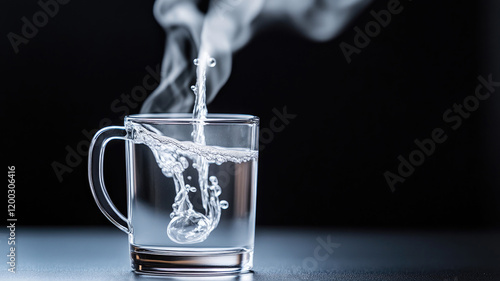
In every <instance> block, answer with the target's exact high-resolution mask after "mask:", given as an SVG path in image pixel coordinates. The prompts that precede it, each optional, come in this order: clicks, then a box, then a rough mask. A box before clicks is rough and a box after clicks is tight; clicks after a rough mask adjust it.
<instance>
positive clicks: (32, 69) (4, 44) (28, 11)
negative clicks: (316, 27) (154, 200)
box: [0, 0, 500, 229]
mask: <svg viewBox="0 0 500 281" xmlns="http://www.w3.org/2000/svg"><path fill="white" fill-rule="evenodd" d="M387 2H388V1H378V0H377V1H374V2H373V3H372V4H371V5H370V6H368V7H367V8H366V9H365V10H364V11H363V12H362V13H361V14H360V15H359V16H358V17H356V18H355V19H354V20H353V21H352V22H351V23H350V24H349V26H348V27H347V28H346V29H345V30H344V32H342V33H341V34H340V36H338V37H336V38H335V39H333V40H330V41H327V42H323V43H318V42H313V41H310V40H307V39H305V38H304V37H303V36H301V35H299V34H298V33H295V32H292V31H291V29H288V28H283V26H274V27H271V26H270V27H268V28H265V29H264V30H262V31H261V32H260V33H258V34H256V35H255V36H254V38H253V39H252V40H251V42H250V43H249V44H247V45H246V46H245V47H244V48H243V49H241V50H240V51H238V52H237V53H236V54H235V55H234V60H233V71H232V74H231V77H230V79H229V81H228V82H227V84H226V85H225V87H224V88H223V89H222V90H221V92H220V93H219V94H218V96H217V97H216V98H215V100H214V101H213V103H211V104H210V105H209V107H208V110H209V112H223V113H248V114H254V115H257V116H260V118H261V128H266V127H269V121H270V119H271V118H272V117H273V116H274V113H273V108H276V109H278V110H282V109H283V107H285V106H286V108H287V111H288V112H289V113H291V114H296V115H297V117H296V118H295V119H293V120H292V121H291V122H290V124H289V125H287V126H286V128H285V130H284V131H282V132H279V133H276V134H274V136H273V139H272V142H270V143H269V144H266V147H265V149H264V150H262V152H261V154H260V157H259V181H258V209H257V218H258V221H257V223H258V224H260V225H296V226H333V227H359V228H365V227H374V228H432V229H437V228H453V229H455V228H491V227H498V225H499V219H500V208H499V207H498V206H499V202H500V192H499V191H498V186H499V177H500V175H498V167H499V160H500V153H499V149H498V143H500V142H499V140H500V138H499V136H498V135H499V134H498V130H499V128H500V127H499V125H500V124H499V123H500V118H499V116H495V115H498V113H497V112H498V109H497V108H498V106H500V104H499V103H500V98H499V97H498V96H496V95H498V92H500V90H498V91H497V93H494V94H493V95H492V97H491V98H490V99H488V100H486V101H483V102H481V104H480V106H479V109H478V110H477V111H475V112H473V113H472V114H471V117H470V118H468V119H467V120H464V122H463V124H462V126H461V127H460V128H458V129H457V130H456V131H453V130H452V129H451V128H450V127H449V126H448V125H447V124H446V123H445V122H444V121H443V118H442V115H443V113H444V112H445V111H446V110H447V109H449V108H451V107H452V106H453V104H454V103H462V101H463V99H464V98H465V97H466V96H469V95H472V94H473V93H474V89H475V87H476V85H477V84H478V81H477V79H476V78H477V76H478V75H482V76H483V77H487V76H488V75H489V74H493V80H495V81H499V80H500V72H499V71H498V65H499V64H498V63H497V62H498V61H499V60H498V54H497V53H496V52H497V50H498V48H495V46H498V45H495V44H498V42H495V40H497V39H496V38H499V36H498V35H499V34H500V33H499V32H497V31H495V30H493V29H492V28H491V27H492V26H499V24H498V23H496V24H495V23H494V22H491V21H490V19H492V18H494V17H495V16H494V15H495V13H494V12H493V11H494V8H493V5H494V3H488V2H489V1H486V0H483V1H479V2H476V1H451V0H450V1H413V2H410V1H401V4H402V5H403V7H404V10H403V12H402V13H401V14H399V15H395V16H393V18H392V21H391V23H390V24H389V25H388V26H387V27H385V28H383V29H382V31H381V32H380V34H379V35H378V36H376V37H375V38H373V39H372V40H371V42H370V44H369V45H368V46H367V47H366V48H364V49H362V51H361V53H360V54H356V55H353V56H352V62H351V63H350V64H349V63H347V62H346V59H345V58H344V55H343V54H342V51H341V49H340V48H339V44H340V43H341V42H343V41H345V42H347V43H349V44H353V38H354V36H355V32H354V30H353V28H354V27H356V26H358V27H360V28H362V29H363V28H364V26H365V25H366V23H368V22H369V21H371V20H373V18H372V16H371V15H370V13H369V11H370V10H375V11H379V10H380V9H383V8H386V5H387ZM491 2H492V1H491ZM153 3H154V1H152V0H148V1H117V0H113V1H80V0H72V1H70V2H69V3H68V4H66V5H61V6H60V11H59V13H58V14H57V15H56V16H55V17H54V18H51V19H50V20H49V22H48V24H47V25H46V26H44V27H43V28H40V29H39V31H38V34H37V35H36V36H35V37H34V38H32V39H30V40H29V42H28V44H24V45H20V46H19V53H18V54H15V53H14V51H13V48H12V47H11V46H10V43H9V41H8V38H7V34H8V33H9V32H14V33H17V34H20V32H21V27H22V24H23V23H22V21H21V18H22V17H24V16H26V17H27V18H29V19H31V17H32V16H33V14H34V13H35V12H37V11H38V10H40V7H39V6H38V5H37V3H36V2H35V1H12V0H8V1H3V2H2V3H1V4H0V31H1V32H0V34H1V35H2V37H1V38H2V39H0V48H1V49H0V51H1V57H2V61H1V63H0V67H1V73H0V74H1V78H0V79H1V81H2V90H1V98H0V99H1V100H0V102H1V104H2V111H1V113H2V120H3V124H4V126H2V127H3V128H2V139H3V140H4V141H3V143H4V146H3V151H4V153H3V154H2V155H4V156H2V158H3V163H4V172H5V173H6V170H7V169H6V167H5V166H7V165H15V166H16V180H17V187H16V192H17V194H16V195H17V197H16V201H17V204H16V207H17V218H18V219H19V221H18V224H19V225H101V224H102V225H109V224H110V223H109V222H108V221H107V220H106V218H105V217H104V216H103V215H102V214H101V213H100V211H99V210H98V208H97V206H96V204H95V203H94V200H93V198H92V195H91V192H90V189H89V186H88V180H87V162H86V159H85V157H84V158H83V159H82V160H81V163H79V164H77V165H75V167H73V168H71V169H72V171H71V172H67V173H65V174H64V175H63V180H62V181H59V180H58V178H57V176H56V175H55V173H54V171H53V168H52V166H51V165H52V164H53V163H54V162H59V163H61V164H66V160H65V158H66V155H67V151H66V147H70V148H72V149H76V148H77V145H78V144H79V143H81V142H82V141H83V142H85V140H88V139H87V137H86V136H85V135H84V134H82V130H87V131H91V130H95V129H98V128H99V127H101V126H102V125H103V124H102V123H101V121H102V120H103V119H105V118H108V119H109V120H110V121H111V123H112V124H115V125H122V124H123V120H122V119H121V114H118V113H115V112H113V111H112V110H111V109H110V105H111V104H112V102H113V101H114V100H116V99H119V98H120V95H121V94H122V93H125V94H130V91H131V89H132V88H133V87H135V86H137V85H142V79H143V77H144V76H145V75H147V71H146V70H145V68H146V66H150V67H152V68H155V66H156V65H157V64H158V63H160V62H161V59H162V57H163V51H164V50H163V49H164V40H165V35H164V32H163V30H162V29H161V27H160V26H159V25H158V24H157V23H156V21H155V20H154V18H153V15H152V6H153ZM497 6H498V5H497ZM186 90H187V89H186ZM138 111H139V106H137V107H136V108H131V109H130V113H138ZM438 127H439V128H443V129H444V130H445V132H446V134H447V135H448V139H447V141H446V142H445V143H443V144H440V145H438V146H437V148H436V151H435V153H434V154H433V155H431V156H430V157H428V158H427V159H426V160H425V162H424V164H422V165H421V166H420V167H417V168H416V169H415V172H414V173H413V174H412V175H411V176H410V177H409V178H408V179H407V180H406V181H405V182H404V183H398V184H397V185H396V191H395V192H391V189H390V188H389V186H388V185H387V183H386V180H385V178H384V176H383V174H384V172H385V171H387V170H389V171H391V172H396V171H397V166H398V164H399V160H398V159H397V157H398V155H402V156H403V157H405V158H406V159H408V155H409V154H410V152H412V151H413V150H415V149H416V145H415V144H414V143H413V142H414V140H415V139H420V140H422V139H424V138H429V137H430V136H431V132H432V130H433V129H435V128H438ZM110 146H111V147H110V150H109V152H108V154H107V159H108V160H107V162H106V163H107V165H106V178H107V182H108V189H109V190H110V193H111V196H112V198H113V200H114V201H115V203H116V204H117V205H118V206H119V207H120V209H122V210H124V209H125V207H126V201H125V199H126V197H125V176H124V169H125V164H124V156H123V144H120V143H116V144H115V143H112V144H111V145H110ZM110 159H111V160H110ZM75 161H76V162H78V161H77V159H76V160H75ZM5 201H6V200H5Z"/></svg>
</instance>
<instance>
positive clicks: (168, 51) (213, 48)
mask: <svg viewBox="0 0 500 281" xmlns="http://www.w3.org/2000/svg"><path fill="white" fill-rule="evenodd" d="M369 1H370V0H267V1H265V0H213V1H210V3H209V7H208V11H207V12H206V13H204V12H202V11H201V10H200V9H199V8H198V6H197V3H198V2H199V1H195V0H156V2H155V6H154V16H155V18H156V20H157V21H158V23H159V24H160V25H161V26H162V27H163V28H164V29H165V32H166V35H167V36H166V46H165V55H164V58H163V64H162V81H161V83H160V86H159V87H158V88H157V89H156V90H155V91H154V92H153V93H152V94H151V95H150V96H149V97H148V98H147V100H146V101H145V102H144V104H143V106H142V109H141V112H188V111H191V110H192V106H193V103H194V95H193V93H192V92H191V91H190V90H189V89H190V86H191V85H193V84H194V82H195V77H196V68H195V65H194V64H193V63H192V62H193V59H195V58H198V57H201V56H202V55H204V54H208V55H209V56H210V57H213V58H215V59H216V60H217V67H214V68H211V69H210V71H208V72H207V83H206V87H207V88H206V102H207V104H208V103H210V102H211V101H212V100H213V99H214V98H215V95H216V94H217V92H218V91H219V90H220V88H221V87H222V86H223V85H224V84H225V83H226V81H227V79H228V78H229V75H230V73H231V66H232V54H233V52H234V51H236V50H238V49H239V48H241V47H243V46H244V45H245V44H246V43H247V42H248V41H249V40H250V38H251V36H252V34H253V33H254V32H255V31H256V30H258V29H259V28H262V27H264V26H266V25H267V24H271V23H273V22H276V21H287V22H291V23H292V24H293V25H294V26H295V27H296V28H297V29H298V30H299V31H301V32H302V33H303V34H304V35H305V36H307V37H308V38H310V39H312V40H318V41H326V40H330V39H331V38H333V37H334V36H335V35H337V34H338V33H339V32H340V31H341V30H342V28H343V27H344V26H345V25H346V24H347V23H348V21H349V20H350V19H351V18H352V17H353V16H354V15H356V14H357V13H358V12H359V11H360V10H361V9H362V8H363V7H364V6H365V5H366V4H367V3H368V2H369Z"/></svg>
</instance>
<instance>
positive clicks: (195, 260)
mask: <svg viewBox="0 0 500 281" xmlns="http://www.w3.org/2000/svg"><path fill="white" fill-rule="evenodd" d="M130 254H131V263H132V264H131V265H132V269H133V270H134V272H136V273H138V274H150V275H226V274H240V273H247V272H250V270H251V269H252V267H253V250H248V249H234V248H232V249H217V250H213V249H210V250H206V249H204V250H201V249H200V250H199V251H182V250H165V249H154V248H153V249H152V248H143V247H138V246H134V245H131V246H130Z"/></svg>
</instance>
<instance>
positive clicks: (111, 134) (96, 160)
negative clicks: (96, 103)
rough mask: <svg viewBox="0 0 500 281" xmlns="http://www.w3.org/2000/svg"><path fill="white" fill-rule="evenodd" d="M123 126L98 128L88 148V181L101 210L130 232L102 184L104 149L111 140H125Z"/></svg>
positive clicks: (123, 229)
mask: <svg viewBox="0 0 500 281" xmlns="http://www.w3.org/2000/svg"><path fill="white" fill-rule="evenodd" d="M126 135H127V131H126V130H125V127H121V126H109V127H106V128H102V129H101V130H99V131H98V132H97V133H96V134H95V136H94V138H93V139H92V142H91V143H90V148H89V170H88V173H89V183H90V190H91V191H92V195H93V196H94V199H95V201H96V203H97V206H98V207H99V209H100V210H101V212H102V213H103V214H104V215H105V216H106V217H107V218H108V219H109V220H110V221H111V222H112V223H113V224H114V225H116V227H118V228H119V229H120V230H122V231H123V232H125V233H130V228H129V223H128V219H127V218H126V217H125V216H124V215H122V213H120V211H118V209H117V208H116V207H115V205H114V204H113V202H112V201H111V198H110V197H109V194H108V191H107V190H106V185H105V184H104V174H103V166H104V165H103V164H104V150H105V149H106V145H107V144H108V142H109V141H111V140H126Z"/></svg>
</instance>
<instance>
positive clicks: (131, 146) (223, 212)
mask: <svg viewBox="0 0 500 281" xmlns="http://www.w3.org/2000/svg"><path fill="white" fill-rule="evenodd" d="M258 125H259V118H258V117H255V116H251V115H236V114H208V116H207V118H206V119H203V120H195V119H193V118H192V115H191V114H137V115H131V116H127V117H125V126H123V127H121V126H110V127H105V128H103V129H101V130H100V131H98V132H97V133H96V135H95V136H94V138H93V140H92V143H91V145H90V149H89V162H88V163H89V167H88V169H89V170H88V172H89V182H90V187H91V190H92V194H93V196H94V199H95V201H96V202H97V205H98V207H99V209H100V210H101V211H102V212H103V214H104V215H105V216H106V217H107V218H108V219H109V220H110V221H111V222H112V223H113V224H115V225H116V226H117V227H118V228H119V229H121V230H122V231H124V232H126V233H128V235H129V244H130V254H131V265H132V269H133V270H134V271H135V272H137V273H145V274H169V273H172V274H182V273H184V274H212V273H215V274H225V273H243V272H247V271H249V270H250V269H251V268H252V266H253V247H254V236H255V201H256V188H257V157H258V135H259V132H258V130H259V129H258ZM114 139H120V140H125V142H126V145H125V153H126V171H127V173H126V174H127V198H128V207H127V216H124V215H123V214H121V213H120V212H119V211H118V209H117V208H116V207H115V205H114V204H113V203H112V201H111V199H110V197H109V195H108V192H107V191H106V187H105V185H104V176H103V162H104V151H105V147H106V144H107V143H108V142H109V141H111V140H114ZM193 139H197V141H196V142H193Z"/></svg>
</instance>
